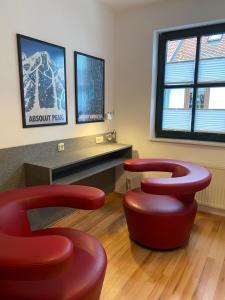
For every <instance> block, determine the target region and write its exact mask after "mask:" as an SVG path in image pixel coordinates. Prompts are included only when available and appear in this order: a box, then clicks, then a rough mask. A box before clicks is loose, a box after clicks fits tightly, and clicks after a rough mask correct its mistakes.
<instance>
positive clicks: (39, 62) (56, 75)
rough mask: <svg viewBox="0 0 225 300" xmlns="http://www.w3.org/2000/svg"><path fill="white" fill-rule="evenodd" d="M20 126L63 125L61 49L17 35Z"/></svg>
mask: <svg viewBox="0 0 225 300" xmlns="http://www.w3.org/2000/svg"><path fill="white" fill-rule="evenodd" d="M17 43H18V55H19V70H20V89H21V100H22V113H23V127H36V126H49V125H60V124H61V125H62V124H67V98H66V66H65V48H63V47H60V46H56V45H53V44H50V43H46V42H43V41H39V40H36V39H33V38H30V37H26V36H23V35H20V34H18V35H17Z"/></svg>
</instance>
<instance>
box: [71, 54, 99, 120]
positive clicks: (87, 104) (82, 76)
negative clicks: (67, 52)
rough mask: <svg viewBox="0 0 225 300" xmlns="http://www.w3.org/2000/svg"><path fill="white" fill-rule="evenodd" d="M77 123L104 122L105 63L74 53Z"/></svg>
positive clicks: (93, 57)
mask: <svg viewBox="0 0 225 300" xmlns="http://www.w3.org/2000/svg"><path fill="white" fill-rule="evenodd" d="M74 60H75V87H76V95H75V97H76V123H78V124H81V123H92V122H104V101H105V61H104V59H102V58H98V57H95V56H91V55H87V54H84V53H80V52H74Z"/></svg>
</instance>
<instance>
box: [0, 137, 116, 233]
mask: <svg viewBox="0 0 225 300" xmlns="http://www.w3.org/2000/svg"><path fill="white" fill-rule="evenodd" d="M98 136H99V135H98ZM95 137H96V135H93V136H87V137H80V138H74V139H66V140H59V141H53V142H47V143H40V144H33V145H26V146H20V147H14V148H7V149H1V150H0V191H6V190H10V189H14V188H18V187H23V186H25V173H24V166H23V164H24V163H25V162H29V161H33V160H46V159H48V158H50V157H52V156H55V157H56V159H57V157H60V155H62V153H60V152H58V151H57V144H58V143H59V142H64V143H65V151H64V154H66V152H70V151H74V150H80V149H82V148H87V147H91V146H94V145H96V144H95ZM77 184H84V185H90V186H95V187H98V188H101V189H102V190H104V191H105V192H106V193H109V192H112V191H113V190H114V188H115V170H114V169H110V170H107V171H104V172H102V173H99V174H97V175H95V176H91V177H89V178H86V179H85V180H82V181H80V182H77ZM0 199H1V194H0ZM74 211H75V210H74V209H70V208H43V209H33V210H31V211H29V213H28V217H29V219H30V223H31V227H32V229H34V230H35V229H39V228H42V227H44V226H47V225H49V224H51V223H52V222H54V221H56V220H57V219H59V218H61V217H63V216H65V215H67V214H70V213H72V212H74Z"/></svg>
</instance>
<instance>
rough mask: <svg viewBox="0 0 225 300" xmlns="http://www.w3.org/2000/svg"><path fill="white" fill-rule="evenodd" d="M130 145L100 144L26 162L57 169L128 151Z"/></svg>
mask: <svg viewBox="0 0 225 300" xmlns="http://www.w3.org/2000/svg"><path fill="white" fill-rule="evenodd" d="M130 147H131V145H125V144H118V143H112V144H100V145H96V146H93V147H89V148H85V149H81V150H77V151H71V152H65V153H64V152H62V153H59V155H56V156H53V157H51V158H48V160H46V161H27V163H28V164H35V165H36V166H40V167H44V168H49V169H57V168H61V167H65V166H68V165H71V164H73V163H79V162H82V161H84V160H87V159H91V158H95V157H99V156H101V155H105V154H110V153H113V152H116V151H119V150H123V149H128V148H130Z"/></svg>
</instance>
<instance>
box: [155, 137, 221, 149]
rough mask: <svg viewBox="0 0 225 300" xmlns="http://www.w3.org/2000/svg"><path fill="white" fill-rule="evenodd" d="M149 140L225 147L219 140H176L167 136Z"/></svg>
mask: <svg viewBox="0 0 225 300" xmlns="http://www.w3.org/2000/svg"><path fill="white" fill-rule="evenodd" d="M150 141H151V142H158V143H172V144H186V145H198V146H209V147H219V148H225V143H219V142H208V141H195V140H181V139H180V140H178V139H167V138H157V137H150Z"/></svg>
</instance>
